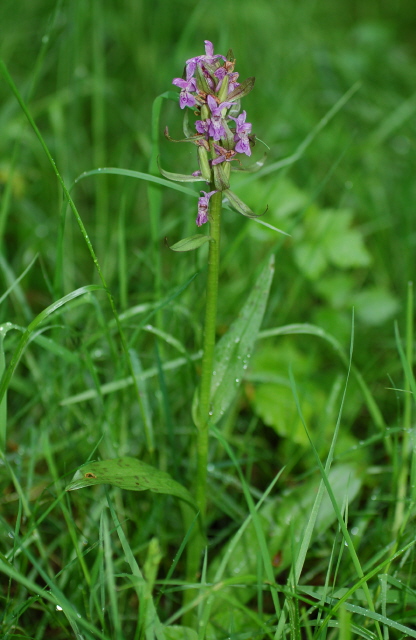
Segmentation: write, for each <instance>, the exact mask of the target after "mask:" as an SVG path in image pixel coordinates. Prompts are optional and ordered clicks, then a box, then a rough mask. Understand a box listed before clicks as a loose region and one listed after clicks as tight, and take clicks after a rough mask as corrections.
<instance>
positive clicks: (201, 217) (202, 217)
mask: <svg viewBox="0 0 416 640" xmlns="http://www.w3.org/2000/svg"><path fill="white" fill-rule="evenodd" d="M201 193H203V194H204V195H203V196H202V197H201V198H199V200H198V215H197V218H196V224H197V225H198V227H200V226H201V225H203V224H205V223H206V222H208V207H209V199H210V197H211V196H213V195H214V193H217V192H216V191H210V192H209V193H207V192H206V191H201Z"/></svg>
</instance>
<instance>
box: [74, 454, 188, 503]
mask: <svg viewBox="0 0 416 640" xmlns="http://www.w3.org/2000/svg"><path fill="white" fill-rule="evenodd" d="M94 484H111V485H113V486H114V487H119V488H120V489H127V490H129V491H146V490H149V491H153V492H154V493H165V494H168V495H171V496H176V497H177V498H181V500H185V502H188V503H189V504H191V505H192V506H193V507H194V508H196V507H195V503H194V501H193V499H192V496H191V494H190V493H189V491H188V490H187V489H185V487H183V486H182V485H181V484H179V482H176V481H175V480H173V478H171V477H170V475H169V474H168V473H166V472H165V471H160V470H159V469H156V468H155V467H152V466H151V465H150V464H146V463H145V462H142V461H141V460H137V459H136V458H130V457H128V456H126V457H124V458H114V459H112V460H100V461H99V462H89V463H87V464H85V465H84V466H82V467H81V468H80V469H78V471H77V472H76V473H75V475H74V477H73V479H72V482H70V483H69V485H68V486H67V487H66V489H65V490H66V491H75V490H76V489H83V488H84V487H91V486H93V485H94Z"/></svg>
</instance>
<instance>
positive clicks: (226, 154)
mask: <svg viewBox="0 0 416 640" xmlns="http://www.w3.org/2000/svg"><path fill="white" fill-rule="evenodd" d="M213 144H214V149H215V151H216V153H218V154H219V155H218V156H217V157H216V158H215V159H214V160H213V161H212V164H213V165H214V164H221V162H231V160H234V156H235V155H237V154H236V152H235V151H234V150H233V149H224V147H220V145H219V144H215V142H214V143H213Z"/></svg>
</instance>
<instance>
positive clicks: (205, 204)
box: [161, 40, 263, 580]
mask: <svg viewBox="0 0 416 640" xmlns="http://www.w3.org/2000/svg"><path fill="white" fill-rule="evenodd" d="M254 80H255V79H254V78H248V79H247V80H245V81H243V82H239V74H238V72H236V71H235V59H234V57H233V53H232V51H231V50H230V51H229V52H228V54H227V56H224V55H221V54H214V47H213V44H212V43H211V42H210V41H209V40H205V55H200V56H196V57H193V58H190V59H189V60H187V61H186V66H185V69H184V74H183V77H182V78H174V80H173V84H174V85H175V86H177V87H179V88H180V94H179V106H180V108H181V109H182V110H183V111H184V125H183V130H184V134H185V136H186V137H185V138H184V139H183V140H173V139H172V138H171V137H170V135H169V131H168V129H167V128H166V129H165V135H166V137H167V138H168V139H169V140H171V141H173V142H188V143H189V142H190V143H192V144H194V145H195V146H196V147H197V157H198V163H199V168H198V169H197V170H195V171H194V172H193V173H192V174H191V175H182V174H176V173H175V174H174V173H170V172H167V171H164V170H163V169H161V173H162V175H164V176H165V177H167V178H169V179H172V180H176V181H180V182H191V181H204V182H206V183H207V190H205V191H201V197H200V198H199V200H198V212H197V216H196V224H197V226H198V227H201V226H202V225H204V224H206V223H207V222H208V223H209V235H207V236H206V235H205V236H204V235H195V236H192V237H191V238H186V239H184V240H181V241H180V242H178V243H177V244H176V245H173V246H172V247H171V249H173V250H175V251H189V250H191V249H196V248H198V247H199V246H201V245H202V244H203V243H204V242H209V256H208V277H207V293H206V310H205V327H204V341H203V358H202V372H201V381H200V386H199V390H198V392H197V395H196V399H195V402H194V411H193V418H194V422H195V425H196V427H197V447H196V449H197V461H196V467H197V474H196V491H195V494H196V495H195V499H196V504H197V506H198V509H199V513H200V518H201V521H202V522H204V519H205V512H206V502H207V498H206V481H207V465H208V437H209V431H210V423H211V422H212V424H214V423H215V422H214V421H213V420H212V415H213V409H212V404H211V402H212V381H213V362H214V351H215V332H216V313H217V298H218V273H219V258H220V252H219V247H220V222H221V209H222V201H223V196H224V197H225V198H226V200H227V204H228V205H229V206H230V207H231V208H233V209H234V210H236V211H238V212H239V213H241V214H243V215H244V216H248V217H257V216H256V215H255V214H254V213H253V211H251V210H250V209H249V207H248V206H247V205H246V204H244V203H243V202H242V201H241V200H240V199H239V198H238V196H237V195H236V194H235V193H233V192H232V191H231V190H230V176H231V171H232V170H233V169H235V170H237V171H240V172H241V171H244V170H247V171H253V170H255V169H259V168H260V167H261V166H262V164H263V163H256V164H255V166H254V167H248V168H247V169H244V168H243V166H242V164H241V159H242V158H244V157H246V156H247V157H249V156H251V152H252V151H251V150H252V147H253V146H254V144H255V136H254V134H253V133H252V125H251V123H250V122H247V113H246V111H242V112H241V113H240V109H241V107H240V101H241V99H242V98H243V97H244V96H246V95H247V94H248V93H249V92H250V91H251V90H252V89H253V86H254ZM191 112H193V116H194V117H195V121H194V128H193V129H192V127H191V125H190V113H191ZM202 544H203V539H202V537H201V540H200V544H198V542H195V541H194V543H193V544H191V545H189V550H188V578H189V579H190V580H192V579H195V574H196V572H197V570H198V567H199V558H200V552H201V547H202Z"/></svg>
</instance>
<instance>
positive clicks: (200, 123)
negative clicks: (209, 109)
mask: <svg viewBox="0 0 416 640" xmlns="http://www.w3.org/2000/svg"><path fill="white" fill-rule="evenodd" d="M210 124H211V120H210V119H209V118H208V120H197V121H196V122H195V129H196V130H197V131H198V133H201V134H202V135H208V130H209V126H210Z"/></svg>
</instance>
